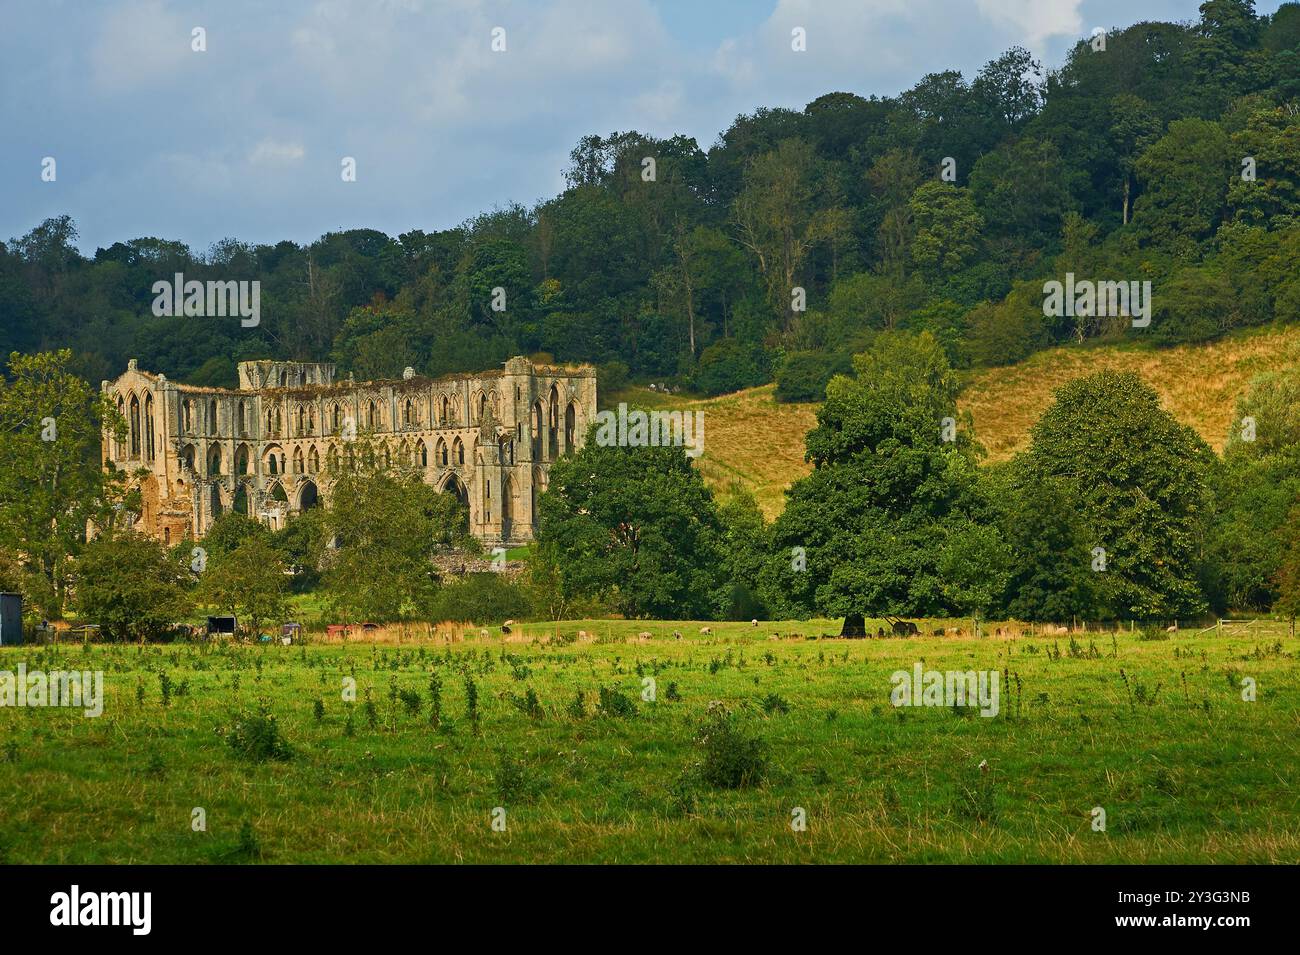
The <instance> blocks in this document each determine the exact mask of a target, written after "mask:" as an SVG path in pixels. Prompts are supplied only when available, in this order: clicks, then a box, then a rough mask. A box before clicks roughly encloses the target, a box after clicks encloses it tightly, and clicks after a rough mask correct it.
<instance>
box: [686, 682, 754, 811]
mask: <svg viewBox="0 0 1300 955" xmlns="http://www.w3.org/2000/svg"><path fill="white" fill-rule="evenodd" d="M695 742H696V745H697V746H699V747H700V749H701V750H703V753H704V756H703V759H702V760H701V761H700V766H699V774H700V778H701V779H702V780H703V781H704V782H706V783H708V784H709V785H710V786H713V787H715V788H717V789H742V788H744V787H747V786H757V785H759V783H761V782H762V781H763V778H764V777H765V776H766V775H767V769H768V760H767V745H766V744H765V743H764V742H763V740H761V739H758V738H757V737H753V736H750V735H749V734H747V733H746V732H745V731H744V729H743V728H741V727H740V726H739V725H738V723H737V722H736V718H735V717H734V716H733V715H732V713H731V712H730V711H729V710H728V709H727V708H726V706H725V705H724V704H722V703H720V702H718V701H716V700H715V701H714V702H712V703H710V704H709V712H708V715H707V716H706V717H705V719H704V722H703V723H702V724H701V725H700V728H699V730H698V731H697V732H696V734H695Z"/></svg>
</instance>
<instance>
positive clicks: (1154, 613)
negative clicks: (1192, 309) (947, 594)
mask: <svg viewBox="0 0 1300 955" xmlns="http://www.w3.org/2000/svg"><path fill="white" fill-rule="evenodd" d="M1031 434H1032V442H1031V444H1030V447H1029V450H1028V451H1027V452H1025V455H1024V458H1023V459H1022V460H1021V462H1019V463H1020V464H1021V466H1023V467H1024V468H1025V469H1026V474H1027V476H1028V477H1029V479H1031V480H1033V479H1044V480H1052V481H1056V482H1060V485H1061V486H1062V487H1063V488H1064V489H1065V492H1066V495H1067V497H1068V499H1069V500H1071V501H1072V502H1074V506H1075V507H1077V508H1078V511H1079V515H1080V518H1081V521H1082V525H1083V529H1084V533H1085V534H1086V535H1087V538H1088V551H1087V553H1082V554H1077V555H1074V557H1073V559H1077V560H1078V561H1080V562H1082V563H1085V564H1086V565H1087V566H1089V567H1094V566H1095V567H1096V568H1097V569H1096V570H1095V571H1094V573H1096V574H1097V575H1098V578H1097V579H1098V591H1099V593H1100V594H1101V598H1102V600H1103V601H1104V603H1105V604H1106V605H1108V606H1109V607H1110V608H1111V609H1112V610H1113V611H1114V612H1115V613H1117V614H1123V615H1127V616H1131V617H1137V618H1144V619H1146V618H1156V617H1169V616H1176V615H1179V614H1193V613H1200V612H1202V611H1203V610H1204V609H1205V607H1206V599H1205V596H1204V594H1203V593H1202V589H1201V584H1200V577H1199V574H1200V570H1201V561H1202V557H1203V553H1202V545H1203V539H1204V530H1205V524H1206V519H1207V517H1208V508H1209V505H1210V494H1209V483H1208V478H1209V472H1210V469H1211V467H1212V466H1213V463H1214V455H1213V452H1212V451H1210V449H1209V447H1208V446H1207V445H1206V444H1205V442H1204V441H1203V440H1201V438H1200V437H1199V436H1198V435H1197V434H1196V432H1195V431H1193V430H1192V429H1191V428H1189V427H1187V426H1186V425H1182V424H1179V423H1178V422H1177V421H1176V420H1175V419H1174V417H1173V416H1172V415H1171V414H1169V412H1168V411H1166V410H1165V409H1164V408H1162V407H1161V406H1160V398H1159V396H1158V395H1157V394H1156V393H1155V391H1154V390H1153V389H1152V388H1151V386H1150V385H1148V384H1146V383H1145V382H1144V381H1143V380H1142V379H1141V378H1140V377H1138V376H1137V375H1135V374H1133V373H1131V372H1123V373H1120V372H1098V373H1096V374H1094V375H1089V376H1087V377H1085V378H1079V379H1076V380H1074V381H1072V382H1070V383H1069V384H1067V385H1065V386H1064V387H1062V388H1061V389H1060V390H1058V391H1057V393H1056V401H1055V402H1054V403H1053V404H1052V406H1051V407H1049V408H1048V409H1047V411H1046V412H1044V413H1043V416H1042V417H1041V418H1040V419H1039V420H1038V422H1037V423H1036V424H1035V425H1034V427H1033V429H1032V431H1031ZM1103 552H1104V553H1103ZM1103 568H1104V569H1103Z"/></svg>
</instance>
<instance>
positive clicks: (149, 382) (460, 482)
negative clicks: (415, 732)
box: [101, 357, 596, 546]
mask: <svg viewBox="0 0 1300 955" xmlns="http://www.w3.org/2000/svg"><path fill="white" fill-rule="evenodd" d="M101 388H102V389H103V390H104V391H105V392H107V393H108V394H110V395H111V396H112V399H113V401H114V403H115V404H116V405H117V406H118V409H119V410H120V411H121V412H122V416H123V418H125V419H126V422H127V432H126V437H125V438H124V439H123V440H122V441H117V440H115V439H114V438H113V437H112V436H111V435H109V434H106V435H105V437H104V441H103V461H104V464H105V466H112V467H116V468H118V469H120V470H123V471H127V472H128V473H132V474H134V473H136V472H138V471H139V470H140V469H142V468H143V469H145V470H146V471H147V472H148V473H147V474H146V475H145V476H143V477H141V478H140V479H139V485H140V489H141V492H142V498H143V505H142V509H141V510H142V512H141V514H140V515H139V524H140V526H142V527H143V528H144V529H145V530H146V531H148V532H149V533H151V534H154V535H155V536H157V537H159V538H161V539H162V540H163V541H164V542H167V543H175V542H176V541H179V540H181V539H183V538H185V537H186V536H189V537H192V538H195V539H198V538H201V537H202V536H203V535H204V534H205V533H206V532H207V530H208V528H209V527H211V525H212V522H213V520H215V519H216V517H217V515H219V514H220V513H221V512H223V511H226V510H231V509H236V510H242V511H244V512H246V513H248V514H249V515H251V516H253V517H256V518H258V519H259V520H262V521H263V522H265V523H267V524H269V525H271V526H272V527H282V526H284V522H285V520H286V519H287V517H288V515H290V514H293V513H297V512H298V511H302V510H305V509H307V508H309V507H313V506H315V505H317V504H319V503H321V502H324V501H328V499H329V495H330V489H331V485H332V473H335V472H336V469H337V466H338V465H339V464H340V463H346V461H347V460H348V457H349V455H351V454H352V453H353V452H354V450H355V445H354V444H353V442H352V441H350V440H347V438H348V437H350V436H357V435H361V436H363V437H364V438H365V439H366V440H368V441H370V442H373V443H374V444H375V445H376V446H377V448H378V449H379V453H380V454H382V455H384V457H385V460H386V461H391V462H392V463H393V464H394V466H396V465H397V464H399V463H401V462H405V463H407V464H410V465H412V466H415V467H417V468H419V469H420V470H421V471H422V472H423V475H424V479H425V481H427V482H429V483H430V484H433V485H434V486H435V487H437V488H438V489H439V490H440V491H445V492H447V493H452V494H456V495H457V496H458V497H460V498H461V500H463V501H465V503H466V504H468V506H469V514H470V530H471V532H472V533H473V534H474V536H476V537H478V538H479V539H480V540H482V541H484V542H488V543H502V544H506V545H508V546H509V545H516V544H521V543H523V542H525V541H528V540H532V538H533V536H534V532H535V530H536V513H537V498H538V496H539V495H540V494H541V493H542V491H543V490H545V488H546V483H547V478H548V475H549V472H550V465H551V462H552V461H554V460H555V458H556V457H558V456H560V455H563V454H567V453H569V452H570V451H572V450H575V449H576V448H578V447H580V446H581V444H582V441H583V438H584V436H585V434H586V430H587V424H588V422H590V421H591V420H592V419H593V417H594V416H595V413H596V377H595V372H594V370H592V369H591V368H589V367H581V368H557V367H550V366H541V365H534V364H533V363H532V362H530V361H529V360H528V359H526V358H522V357H520V358H512V359H510V360H509V361H508V362H506V363H505V367H504V369H503V370H501V371H489V372H484V373H482V374H477V375H451V376H447V377H443V378H437V379H430V378H422V377H417V376H415V375H414V374H413V373H411V370H410V369H407V374H406V375H405V376H404V377H403V378H402V379H401V380H397V381H368V382H354V381H351V380H348V381H344V382H336V381H335V380H334V366H333V365H330V364H324V363H305V362H284V361H246V362H241V363H240V364H239V388H238V389H236V390H230V389H227V388H200V387H194V386H192V385H182V384H177V383H175V382H171V381H168V380H167V378H166V376H165V375H161V374H153V373H151V372H147V371H141V370H140V369H139V368H137V367H136V362H135V360H134V359H132V360H131V361H130V362H129V364H128V366H127V370H126V373H125V374H123V375H122V376H121V377H119V378H118V379H117V380H116V381H105V382H103V383H102V384H101Z"/></svg>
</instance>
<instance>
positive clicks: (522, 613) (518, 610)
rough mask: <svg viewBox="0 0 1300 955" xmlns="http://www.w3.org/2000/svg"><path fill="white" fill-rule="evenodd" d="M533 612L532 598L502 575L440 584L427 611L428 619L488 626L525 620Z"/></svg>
mask: <svg viewBox="0 0 1300 955" xmlns="http://www.w3.org/2000/svg"><path fill="white" fill-rule="evenodd" d="M532 613H533V604H532V595H531V594H530V593H529V591H528V590H527V589H526V588H525V587H523V586H522V585H521V584H519V583H517V582H515V581H512V580H509V579H507V578H506V576H505V575H504V574H499V573H492V572H488V573H478V574H466V575H465V576H464V577H462V578H460V579H459V580H455V581H452V582H451V583H448V584H444V585H443V586H442V587H441V588H439V589H438V591H437V593H436V594H434V596H433V600H432V601H431V603H430V606H429V608H428V615H429V618H430V619H432V620H472V621H474V622H475V623H479V624H481V623H488V622H493V621H498V620H509V619H511V618H513V619H516V620H522V619H527V618H528V617H531V616H532Z"/></svg>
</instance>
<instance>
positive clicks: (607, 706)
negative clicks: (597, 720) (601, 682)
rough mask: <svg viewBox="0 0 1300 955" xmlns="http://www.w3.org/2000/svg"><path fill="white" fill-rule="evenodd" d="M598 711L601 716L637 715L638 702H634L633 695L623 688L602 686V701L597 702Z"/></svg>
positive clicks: (621, 716)
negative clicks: (625, 691) (629, 694)
mask: <svg viewBox="0 0 1300 955" xmlns="http://www.w3.org/2000/svg"><path fill="white" fill-rule="evenodd" d="M596 712H597V713H598V714H599V715H600V716H612V717H615V718H623V719H626V718H627V717H630V716H636V704H635V703H633V702H632V698H631V697H629V696H628V695H627V694H626V693H624V692H622V691H621V690H611V689H610V688H608V687H604V686H602V687H601V688H600V702H599V703H597V704H596Z"/></svg>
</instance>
